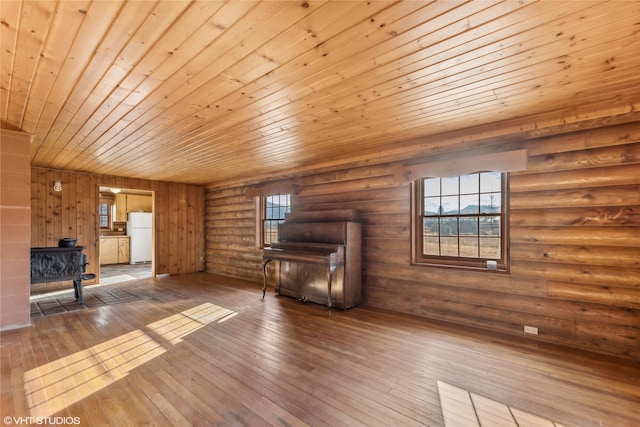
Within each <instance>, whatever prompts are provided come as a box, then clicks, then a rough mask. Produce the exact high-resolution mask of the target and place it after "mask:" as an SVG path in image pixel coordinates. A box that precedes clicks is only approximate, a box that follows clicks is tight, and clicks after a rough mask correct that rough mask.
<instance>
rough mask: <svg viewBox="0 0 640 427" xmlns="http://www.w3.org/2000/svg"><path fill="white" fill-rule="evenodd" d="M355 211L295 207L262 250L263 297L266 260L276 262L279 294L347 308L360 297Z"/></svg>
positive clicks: (359, 235) (359, 232) (358, 226)
mask: <svg viewBox="0 0 640 427" xmlns="http://www.w3.org/2000/svg"><path fill="white" fill-rule="evenodd" d="M361 241H362V229H361V224H360V214H359V212H358V211H357V210H354V209H339V210H325V211H297V212H291V213H289V214H287V215H286V216H285V220H284V222H282V223H280V224H278V240H277V241H275V242H271V247H267V248H265V249H264V252H263V261H264V264H263V274H264V284H263V287H262V297H263V298H264V296H265V293H266V289H267V282H268V276H269V275H268V265H269V263H270V262H271V261H277V263H275V264H276V265H277V269H276V272H275V280H276V284H275V291H276V292H277V293H278V294H280V295H286V296H290V297H295V298H298V299H299V300H300V301H305V302H306V301H310V302H314V303H318V304H326V305H327V308H328V310H329V315H331V309H332V307H336V308H340V309H347V308H351V307H354V306H356V305H358V304H360V299H361V246H362V244H361Z"/></svg>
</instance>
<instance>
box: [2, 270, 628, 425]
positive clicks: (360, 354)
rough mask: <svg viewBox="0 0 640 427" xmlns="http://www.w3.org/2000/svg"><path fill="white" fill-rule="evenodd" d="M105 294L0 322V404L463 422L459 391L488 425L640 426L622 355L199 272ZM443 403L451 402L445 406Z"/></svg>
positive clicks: (273, 418) (119, 415) (86, 421)
mask: <svg viewBox="0 0 640 427" xmlns="http://www.w3.org/2000/svg"><path fill="white" fill-rule="evenodd" d="M107 290H109V292H111V293H112V294H113V295H116V294H117V295H124V296H126V295H129V296H130V297H126V298H115V299H111V300H109V299H108V298H106V299H105V301H104V302H103V303H102V304H101V305H99V306H96V307H93V308H88V309H83V310H79V311H72V312H67V313H61V314H53V315H49V316H44V317H40V318H37V319H33V322H32V326H31V327H28V328H23V329H20V330H15V331H7V332H2V333H1V335H0V338H1V340H2V348H1V359H0V362H1V363H2V367H1V369H0V373H1V376H2V378H1V380H2V383H1V386H2V411H3V415H9V416H16V417H20V416H32V415H34V412H33V411H35V410H36V409H37V410H39V411H42V412H41V413H49V412H51V413H52V415H64V416H72V417H73V416H77V417H80V418H81V420H82V423H81V424H82V425H87V426H103V425H118V426H120V425H125V426H126V425H131V426H134V425H193V426H210V425H219V426H229V425H243V426H265V425H271V426H285V425H286V426H295V427H297V426H314V427H315V426H344V425H349V426H364V425H366V426H399V425H402V426H433V427H437V426H444V425H445V421H444V420H445V418H448V420H450V421H451V422H452V423H453V422H455V421H458V422H459V423H460V425H465V427H467V426H468V425H469V423H471V422H473V417H475V416H476V415H475V414H473V415H471V414H467V415H465V413H466V412H465V411H466V410H467V409H465V407H464V405H463V404H462V401H460V399H458V400H456V398H455V396H456V394H455V393H453V394H452V390H462V391H463V394H465V393H466V396H467V400H471V397H473V402H471V403H472V406H473V404H475V405H476V406H479V407H480V410H481V411H484V412H483V413H484V414H489V415H488V417H489V418H486V417H485V418H486V419H489V421H490V422H493V421H495V420H508V416H507V415H506V412H505V408H507V407H508V410H509V411H511V413H512V414H513V417H521V420H522V424H523V425H525V424H526V423H530V424H531V423H533V424H531V425H536V424H535V423H536V422H537V423H542V424H539V425H545V424H544V423H545V422H548V421H550V420H551V421H553V422H556V424H557V425H563V426H600V425H604V426H616V427H617V426H623V427H624V426H636V425H640V384H639V382H638V381H637V379H638V378H640V366H639V365H638V364H637V363H633V361H629V360H622V359H616V358H612V357H603V356H601V355H597V354H589V353H584V352H578V351H574V350H571V349H567V348H564V347H561V346H557V345H548V344H540V343H537V342H534V341H531V340H527V339H524V338H523V339H521V340H520V339H516V338H513V337H506V336H502V335H499V334H489V333H486V332H481V331H476V330H473V329H471V328H464V327H460V326H454V325H450V324H446V323H443V322H432V321H428V320H425V319H422V318H417V317H412V316H409V315H398V314H395V313H390V312H384V311H379V310H371V309H367V308H366V307H357V308H354V309H350V310H347V311H341V310H335V311H334V313H333V316H331V317H329V316H327V312H326V307H323V306H321V305H316V304H311V303H308V304H303V303H300V302H298V301H296V300H295V299H292V298H287V297H280V296H277V295H274V294H273V293H270V294H267V296H266V297H265V299H264V300H263V299H262V293H261V291H260V284H258V283H249V282H244V281H241V280H238V279H232V278H227V277H222V276H215V275H212V274H207V273H196V274H188V275H180V276H171V277H168V278H163V279H154V278H145V279H140V280H136V281H129V282H124V283H120V284H114V285H108V286H102V287H96V288H95V289H94V290H92V289H91V288H90V287H87V295H89V294H90V293H91V292H104V291H107ZM39 298H42V296H40V297H39ZM55 375H57V376H55ZM56 380H57V381H56ZM28 381H34V383H33V384H36V385H37V384H39V387H40V389H41V390H40V389H37V390H36V392H35V393H33V392H32V385H31V384H27V382H28ZM439 384H447V385H448V386H449V388H448V389H447V386H444V387H439ZM6 390H10V393H7V392H6ZM65 398H68V399H67V403H65ZM52 399H53V400H52ZM446 401H449V402H450V403H452V404H453V408H454V409H453V410H451V409H446V410H445V414H444V417H443V409H442V408H443V407H442V406H441V404H442V403H443V402H446ZM34 402H35V403H34ZM38 405H40V406H38ZM446 411H449V412H446ZM482 417H483V416H480V419H482ZM491 417H493V418H491ZM496 422H497V421H496ZM518 422H519V423H520V420H518ZM447 425H449V424H447ZM483 425H484V424H483Z"/></svg>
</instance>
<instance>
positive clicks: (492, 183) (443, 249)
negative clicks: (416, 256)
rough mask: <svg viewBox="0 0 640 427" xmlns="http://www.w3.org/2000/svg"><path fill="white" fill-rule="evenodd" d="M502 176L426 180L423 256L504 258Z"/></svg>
mask: <svg viewBox="0 0 640 427" xmlns="http://www.w3.org/2000/svg"><path fill="white" fill-rule="evenodd" d="M501 212H502V174H501V173H499V172H482V173H474V174H469V175H462V176H458V177H451V178H425V179H424V180H423V205H422V231H423V247H422V252H423V254H424V255H434V256H449V257H462V258H482V259H499V258H500V257H501V229H502V227H501V225H502V224H501V223H502V217H501Z"/></svg>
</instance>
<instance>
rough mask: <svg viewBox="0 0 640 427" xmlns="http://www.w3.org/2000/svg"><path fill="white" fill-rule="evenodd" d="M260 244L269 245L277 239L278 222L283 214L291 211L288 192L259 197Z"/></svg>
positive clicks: (282, 219) (282, 218) (281, 219)
mask: <svg viewBox="0 0 640 427" xmlns="http://www.w3.org/2000/svg"><path fill="white" fill-rule="evenodd" d="M261 199H262V201H263V203H262V207H261V215H260V217H261V218H262V230H261V233H260V235H261V236H262V245H261V246H263V247H265V246H270V245H271V242H275V241H277V240H278V224H279V223H281V222H283V221H284V216H285V214H287V213H288V212H290V211H291V196H290V195H289V194H274V195H271V196H265V197H262V198H261Z"/></svg>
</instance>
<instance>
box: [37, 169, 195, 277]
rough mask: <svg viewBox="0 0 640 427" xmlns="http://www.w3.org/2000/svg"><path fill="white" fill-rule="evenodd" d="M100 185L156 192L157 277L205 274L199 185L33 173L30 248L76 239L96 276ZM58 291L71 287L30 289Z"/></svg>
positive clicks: (83, 174) (69, 174)
mask: <svg viewBox="0 0 640 427" xmlns="http://www.w3.org/2000/svg"><path fill="white" fill-rule="evenodd" d="M56 180H60V181H62V186H63V188H62V191H61V192H55V191H54V190H53V183H54V182H55V181H56ZM100 185H103V186H105V185H106V186H113V187H120V188H135V189H141V190H151V191H154V206H153V213H154V221H155V235H154V256H155V263H154V268H155V273H156V274H182V273H190V272H195V271H202V270H203V269H204V187H202V186H198V185H187V184H179V183H169V182H159V181H148V180H141V179H135V178H124V177H116V176H106V175H94V174H87V173H78V172H70V171H60V170H55V169H44V168H32V171H31V227H32V228H31V246H32V247H39V246H56V245H57V244H58V240H59V239H60V238H62V237H76V238H77V239H78V245H82V246H85V247H86V249H85V254H86V255H87V260H88V261H89V265H88V266H87V272H90V273H95V274H99V252H98V250H99V238H100V235H99V231H98V222H97V221H98V219H97V210H98V198H99V196H98V193H99V192H98V187H99V186H100ZM97 280H99V277H97V278H96V281H97ZM94 282H95V281H94ZM89 283H92V282H89ZM59 286H65V287H68V286H69V284H68V283H42V284H38V285H32V289H35V290H39V289H44V288H56V287H59Z"/></svg>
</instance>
